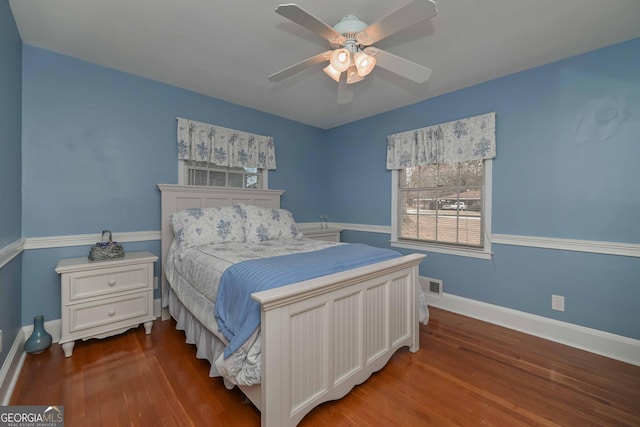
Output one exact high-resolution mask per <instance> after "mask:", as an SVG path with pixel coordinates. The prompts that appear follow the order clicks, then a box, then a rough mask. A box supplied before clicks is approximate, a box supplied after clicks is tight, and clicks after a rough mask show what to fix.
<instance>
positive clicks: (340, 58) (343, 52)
mask: <svg viewBox="0 0 640 427" xmlns="http://www.w3.org/2000/svg"><path fill="white" fill-rule="evenodd" d="M329 62H330V63H331V66H332V67H333V68H334V69H335V70H336V71H338V72H340V73H341V72H343V71H347V68H349V65H350V64H351V55H350V54H349V51H348V50H347V49H345V48H341V49H336V50H334V51H333V53H332V54H331V60H330V61H329Z"/></svg>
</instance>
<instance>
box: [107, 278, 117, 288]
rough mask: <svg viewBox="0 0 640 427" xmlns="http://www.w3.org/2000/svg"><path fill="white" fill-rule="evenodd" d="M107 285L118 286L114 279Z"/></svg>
mask: <svg viewBox="0 0 640 427" xmlns="http://www.w3.org/2000/svg"><path fill="white" fill-rule="evenodd" d="M107 285H109V286H115V285H116V281H115V280H113V279H111V280H109V281H108V282H107Z"/></svg>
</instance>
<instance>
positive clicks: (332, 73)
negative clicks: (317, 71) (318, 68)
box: [322, 64, 342, 83]
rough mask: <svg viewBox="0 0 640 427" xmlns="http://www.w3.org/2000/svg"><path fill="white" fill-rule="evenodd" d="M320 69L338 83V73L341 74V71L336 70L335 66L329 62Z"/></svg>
mask: <svg viewBox="0 0 640 427" xmlns="http://www.w3.org/2000/svg"><path fill="white" fill-rule="evenodd" d="M322 71H324V72H325V74H326V75H327V76H329V77H331V78H332V79H333V80H335V81H336V82H338V83H339V82H340V74H342V73H341V72H340V71H338V70H336V69H335V68H333V66H332V65H331V64H329V65H327V66H326V67H324V68H323V69H322Z"/></svg>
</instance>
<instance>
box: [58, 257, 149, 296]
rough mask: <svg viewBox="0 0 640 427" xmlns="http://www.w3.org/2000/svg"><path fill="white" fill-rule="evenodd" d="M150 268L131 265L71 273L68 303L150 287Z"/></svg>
mask: <svg viewBox="0 0 640 427" xmlns="http://www.w3.org/2000/svg"><path fill="white" fill-rule="evenodd" d="M149 270H150V268H149V267H148V266H147V265H131V266H123V267H112V268H106V269H98V270H95V271H83V272H78V273H71V274H69V276H68V279H67V280H69V301H74V300H78V299H83V298H87V297H93V296H98V295H105V294H111V293H114V292H120V291H127V290H132V289H145V288H148V287H150V286H151V283H152V280H151V278H150V277H149V274H150V271H149Z"/></svg>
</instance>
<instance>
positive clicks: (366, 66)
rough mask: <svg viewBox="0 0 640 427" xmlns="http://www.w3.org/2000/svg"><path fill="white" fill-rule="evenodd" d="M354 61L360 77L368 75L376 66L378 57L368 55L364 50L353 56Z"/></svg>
mask: <svg viewBox="0 0 640 427" xmlns="http://www.w3.org/2000/svg"><path fill="white" fill-rule="evenodd" d="M353 61H354V62H355V64H356V69H357V70H358V75H359V76H360V77H364V76H366V75H368V74H369V73H370V72H371V71H373V68H374V67H375V66H376V58H375V57H373V56H370V55H367V54H366V53H364V52H358V53H356V54H355V55H354V57H353Z"/></svg>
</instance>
